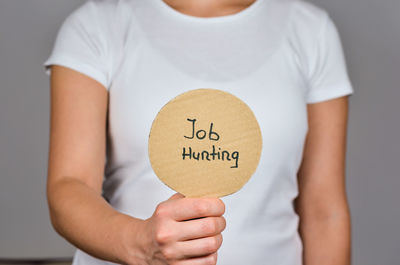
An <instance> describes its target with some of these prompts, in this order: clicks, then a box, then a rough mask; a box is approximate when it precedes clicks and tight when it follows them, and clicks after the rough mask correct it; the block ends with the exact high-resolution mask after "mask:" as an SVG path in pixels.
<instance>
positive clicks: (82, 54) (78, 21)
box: [43, 1, 110, 89]
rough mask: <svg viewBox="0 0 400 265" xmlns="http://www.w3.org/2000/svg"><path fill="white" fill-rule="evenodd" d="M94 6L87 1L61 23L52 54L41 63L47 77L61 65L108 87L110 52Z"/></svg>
mask: <svg viewBox="0 0 400 265" xmlns="http://www.w3.org/2000/svg"><path fill="white" fill-rule="evenodd" d="M95 5H96V3H95V2H94V1H88V2H86V3H85V4H83V5H82V6H80V7H79V8H78V9H76V10H75V11H73V12H72V13H71V14H70V15H69V16H68V17H67V18H66V19H65V20H64V22H63V24H62V25H61V27H60V29H59V30H58V34H57V36H56V40H55V43H54V46H53V50H52V52H51V54H50V56H49V57H48V58H47V60H46V61H45V62H44V63H43V66H44V67H45V72H46V73H47V74H48V75H50V72H51V68H50V66H51V65H61V66H65V67H68V68H71V69H73V70H76V71H78V72H80V73H82V74H85V75H87V76H89V77H91V78H93V79H94V80H96V81H98V82H99V83H101V84H102V85H103V86H104V87H105V88H106V89H108V87H109V79H110V78H109V68H110V59H109V51H108V50H109V49H108V47H107V38H106V36H105V35H106V34H105V33H104V32H103V31H102V29H101V21H99V20H101V18H100V17H99V15H98V13H97V10H96V6H95Z"/></svg>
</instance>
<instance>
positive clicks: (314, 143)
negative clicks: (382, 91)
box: [295, 97, 351, 265]
mask: <svg viewBox="0 0 400 265" xmlns="http://www.w3.org/2000/svg"><path fill="white" fill-rule="evenodd" d="M307 108H308V122H309V132H308V135H307V139H306V143H305V147H304V156H303V161H302V164H301V167H300V169H299V172H298V179H299V196H298V198H297V199H296V201H295V207H296V211H297V213H298V214H299V216H300V225H299V233H300V235H301V238H302V240H303V245H304V256H303V260H304V264H305V265H321V264H323V265H349V264H350V259H351V245H350V244H351V238H350V229H351V228H350V226H351V221H350V213H349V207H348V203H347V198H346V188H345V152H346V150H345V149H346V131H347V115H348V98H347V97H340V98H337V99H332V100H327V101H323V102H319V103H315V104H308V107H307Z"/></svg>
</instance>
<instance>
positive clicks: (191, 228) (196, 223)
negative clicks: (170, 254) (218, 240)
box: [177, 216, 226, 241]
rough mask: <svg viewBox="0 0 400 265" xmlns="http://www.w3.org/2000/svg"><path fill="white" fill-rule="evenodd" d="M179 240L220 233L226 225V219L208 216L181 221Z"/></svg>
mask: <svg viewBox="0 0 400 265" xmlns="http://www.w3.org/2000/svg"><path fill="white" fill-rule="evenodd" d="M177 226H179V234H178V235H177V236H178V238H177V241H186V240H191V239H197V238H202V237H210V236H215V235H217V234H220V233H221V232H222V231H223V230H224V229H225V227H226V220H225V218H224V217H223V216H221V217H207V218H200V219H194V220H189V221H183V222H179V223H178V224H177Z"/></svg>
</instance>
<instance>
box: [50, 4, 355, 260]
mask: <svg viewBox="0 0 400 265" xmlns="http://www.w3.org/2000/svg"><path fill="white" fill-rule="evenodd" d="M44 66H45V69H46V73H48V74H49V75H51V80H50V86H51V120H50V140H49V141H50V146H49V164H48V182H47V197H48V204H49V211H50V218H51V221H52V224H53V226H54V228H55V230H56V231H57V232H58V233H59V234H60V235H61V236H63V237H64V238H65V239H67V240H68V241H69V242H71V243H72V244H73V245H75V246H76V247H77V248H78V249H77V250H76V252H75V255H74V259H73V264H74V265H97V264H99V265H100V264H115V263H118V264H129V265H134V264H135V265H136V264H140V265H142V264H156V265H158V264H174V265H178V264H179V265H186V264H191V265H196V264H217V263H218V264H221V265H236V264H240V265H242V264H271V265H272V264H273V265H276V264H279V265H300V264H305V265H313V264H324V265H329V264H334V265H348V264H350V258H351V253H350V252H351V247H350V243H351V238H350V213H349V207H348V203H347V198H346V190H345V149H346V130H347V115H348V96H350V95H351V94H353V92H354V91H353V87H352V84H351V81H350V79H349V76H348V73H347V69H346V64H345V57H344V52H343V48H342V44H341V40H340V36H339V33H338V30H337V28H336V26H335V24H334V22H333V20H332V19H331V16H330V15H329V13H328V12H327V11H326V10H325V9H323V8H321V7H318V6H316V5H314V4H311V3H309V2H306V1H300V0H222V1H211V0H202V1H196V0H185V1H184V0H146V1H141V0H90V1H86V2H85V3H84V4H82V5H81V6H80V7H78V8H77V9H76V10H74V11H73V12H72V13H71V14H70V15H69V16H68V17H67V18H66V19H65V21H64V23H63V24H62V26H61V27H60V29H59V32H58V35H57V38H56V41H55V44H54V47H53V50H52V53H51V55H50V56H49V58H48V59H47V60H46V62H45V63H44ZM196 88H215V89H220V90H224V91H227V92H229V93H232V94H234V95H235V96H237V97H239V98H240V99H241V100H243V101H244V102H245V103H246V104H248V106H249V107H250V108H251V109H252V111H253V112H254V114H255V116H256V118H257V120H258V122H259V124H260V128H261V132H262V137H263V147H262V154H261V158H260V164H259V166H258V168H257V170H256V172H255V174H254V175H253V176H252V177H251V179H250V180H249V181H248V183H247V184H246V185H245V186H244V187H243V188H242V189H241V190H240V191H238V192H237V193H235V194H232V195H229V196H226V197H222V198H185V197H184V196H183V195H181V194H178V193H175V192H174V191H172V190H171V189H169V188H168V187H167V186H165V185H164V184H163V183H162V182H161V181H160V180H159V179H158V178H157V177H156V175H155V174H154V172H153V171H152V169H151V165H150V162H149V158H148V153H147V144H148V135H149V131H150V127H151V124H152V121H153V119H154V118H155V116H156V114H157V112H158V111H159V110H160V109H161V107H162V106H163V105H164V104H166V103H167V102H168V101H169V100H170V99H172V98H173V97H175V96H177V95H179V94H181V93H183V92H186V91H189V90H192V89H196Z"/></svg>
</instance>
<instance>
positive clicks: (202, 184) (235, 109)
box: [148, 89, 262, 197]
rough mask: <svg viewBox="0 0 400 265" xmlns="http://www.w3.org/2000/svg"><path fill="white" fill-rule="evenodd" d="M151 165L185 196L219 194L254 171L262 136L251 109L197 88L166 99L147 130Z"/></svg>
mask: <svg viewBox="0 0 400 265" xmlns="http://www.w3.org/2000/svg"><path fill="white" fill-rule="evenodd" d="M148 147H149V158H150V162H151V166H152V168H153V170H154V172H155V173H156V175H157V176H158V177H159V178H160V180H161V181H162V182H164V183H165V184H166V185H167V186H169V187H170V188H172V189H173V190H175V191H177V192H179V193H181V194H183V195H185V196H186V197H222V196H225V195H229V194H232V193H234V192H236V191H238V190H239V189H240V188H241V187H242V186H243V185H244V184H245V183H246V182H247V181H248V180H249V179H250V177H251V176H252V174H253V173H254V172H255V170H256V168H257V166H258V162H259V159H260V154H261V148H262V137H261V131H260V127H259V125H258V122H257V120H256V118H255V116H254V114H253V112H252V111H251V110H250V108H249V107H248V106H247V105H246V104H245V103H244V102H243V101H241V100H240V99H239V98H237V97H235V96H233V95H232V94H230V93H227V92H224V91H221V90H216V89H196V90H191V91H188V92H186V93H183V94H181V95H179V96H177V97H176V98H174V99H172V100H171V101H170V102H168V103H167V104H166V105H165V106H164V107H163V108H162V109H161V110H160V112H159V113H158V114H157V117H156V118H155V120H154V121H153V124H152V127H151V132H150V135H149V146H148Z"/></svg>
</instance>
